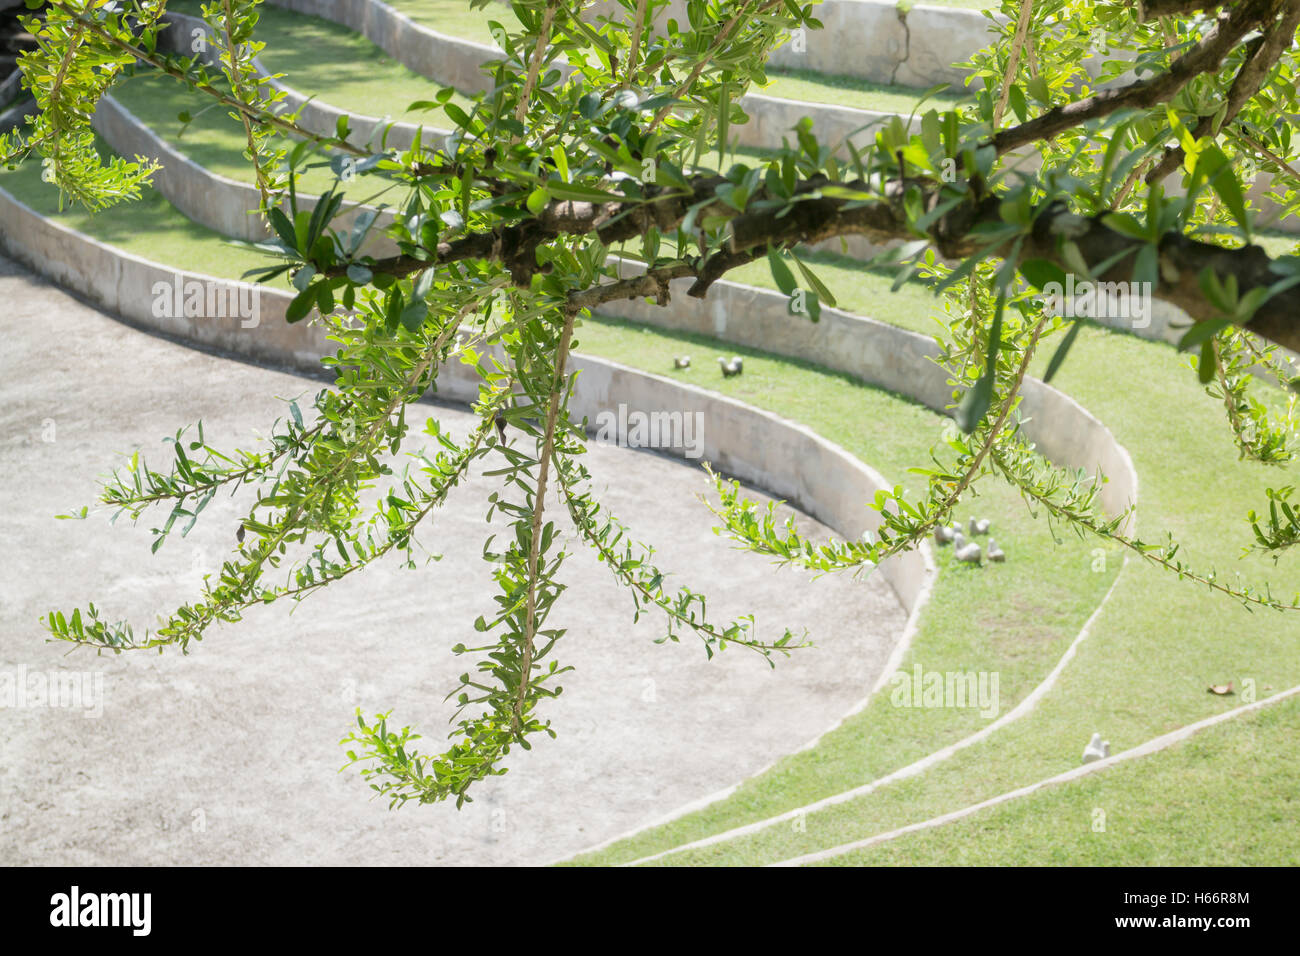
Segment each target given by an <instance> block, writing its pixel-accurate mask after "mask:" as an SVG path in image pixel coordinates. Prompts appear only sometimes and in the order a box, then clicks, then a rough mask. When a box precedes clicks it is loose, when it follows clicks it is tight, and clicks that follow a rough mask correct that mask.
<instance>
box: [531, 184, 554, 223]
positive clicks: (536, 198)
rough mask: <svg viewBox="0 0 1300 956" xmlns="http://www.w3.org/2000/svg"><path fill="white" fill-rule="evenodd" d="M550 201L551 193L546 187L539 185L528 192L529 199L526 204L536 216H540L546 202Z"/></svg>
mask: <svg viewBox="0 0 1300 956" xmlns="http://www.w3.org/2000/svg"><path fill="white" fill-rule="evenodd" d="M550 201H551V194H550V193H549V192H548V191H547V189H546V187H545V186H538V187H537V188H536V189H534V190H533V191H532V192H530V193H529V194H528V199H527V200H526V201H525V203H524V205H525V206H527V207H528V211H529V212H531V213H532V214H533V215H534V216H539V215H541V213H542V210H543V209H545V208H546V204H547V203H548V202H550Z"/></svg>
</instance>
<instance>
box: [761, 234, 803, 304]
mask: <svg viewBox="0 0 1300 956" xmlns="http://www.w3.org/2000/svg"><path fill="white" fill-rule="evenodd" d="M767 264H768V266H769V267H771V269H772V281H773V282H775V283H776V287H777V288H778V289H780V290H781V294H782V295H784V296H790V295H793V294H794V290H795V289H797V288H799V283H797V282H795V280H794V273H792V272H791V271H790V267H789V266H787V265H786V264H785V262H784V261H783V260H782V258H781V252H780V250H779V249H777V248H776V247H775V246H768V247H767Z"/></svg>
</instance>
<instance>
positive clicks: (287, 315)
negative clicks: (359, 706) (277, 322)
mask: <svg viewBox="0 0 1300 956" xmlns="http://www.w3.org/2000/svg"><path fill="white" fill-rule="evenodd" d="M315 304H316V290H315V289H313V288H311V287H310V286H309V287H308V288H306V289H304V290H303V291H302V292H299V293H298V294H297V295H295V296H294V297H293V301H292V302H290V303H289V307H288V308H287V309H285V310H284V320H285V321H286V322H288V323H289V324H290V325H292V324H293V323H294V322H300V321H302V320H303V319H305V318H306V317H307V313H309V312H311V309H312V306H314V305H315Z"/></svg>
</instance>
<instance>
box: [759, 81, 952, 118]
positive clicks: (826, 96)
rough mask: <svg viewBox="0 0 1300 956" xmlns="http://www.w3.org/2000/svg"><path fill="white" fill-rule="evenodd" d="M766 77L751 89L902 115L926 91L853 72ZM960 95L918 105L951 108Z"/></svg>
mask: <svg viewBox="0 0 1300 956" xmlns="http://www.w3.org/2000/svg"><path fill="white" fill-rule="evenodd" d="M767 77H768V80H769V81H770V82H769V83H768V85H767V86H764V87H755V88H754V92H755V93H764V94H766V95H768V96H779V97H782V98H783V99H787V100H805V101H807V102H810V103H825V104H828V105H831V106H848V107H852V108H854V109H860V110H879V111H881V112H887V113H902V114H903V115H904V116H907V115H908V114H910V113H911V112H912V111H913V110H914V109H915V108H916V107H917V104H918V103H920V102H921V97H922V96H924V95H925V93H926V91H925V90H924V89H922V88H920V87H911V86H891V85H889V84H887V83H869V82H867V81H866V80H862V79H859V78H857V77H854V76H837V75H835V74H830V73H818V72H816V71H814V70H769V71H768V74H767ZM961 99H962V92H961V91H960V90H953V91H946V92H942V93H939V94H936V95H935V96H932V97H930V98H929V99H928V100H926V101H925V104H924V106H923V107H922V109H923V110H927V109H931V108H934V109H940V110H944V109H951V108H952V106H953V104H955V103H957V102H958V101H959V100H961Z"/></svg>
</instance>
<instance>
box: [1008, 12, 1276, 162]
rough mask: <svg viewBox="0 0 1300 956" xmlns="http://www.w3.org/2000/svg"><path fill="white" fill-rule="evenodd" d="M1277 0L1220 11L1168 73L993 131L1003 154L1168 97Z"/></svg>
mask: <svg viewBox="0 0 1300 956" xmlns="http://www.w3.org/2000/svg"><path fill="white" fill-rule="evenodd" d="M1274 2H1275V0H1245V2H1243V3H1241V4H1240V5H1239V6H1237V7H1234V8H1233V9H1232V11H1231V13H1229V14H1228V15H1227V16H1226V17H1225V16H1223V15H1221V16H1220V19H1219V21H1218V22H1217V23H1216V24H1215V25H1214V26H1212V27H1211V28H1210V29H1209V30H1208V31H1207V32H1206V34H1205V36H1204V37H1202V38H1201V40H1200V42H1198V43H1197V44H1196V45H1195V46H1193V47H1192V48H1191V49H1190V50H1188V51H1187V52H1186V53H1184V54H1183V55H1182V56H1180V57H1179V58H1178V59H1177V60H1175V61H1174V62H1173V63H1172V64H1171V65H1170V67H1169V69H1168V70H1166V71H1165V72H1164V73H1160V74H1158V75H1157V76H1153V77H1151V78H1150V79H1146V80H1137V81H1135V82H1133V83H1130V84H1129V85H1128V86H1124V87H1121V88H1119V89H1115V90H1102V91H1101V92H1100V93H1097V94H1096V95H1094V96H1090V97H1088V98H1087V99H1083V100H1076V101H1074V102H1072V103H1063V104H1062V105H1060V106H1056V107H1053V108H1052V109H1050V110H1048V111H1047V112H1046V113H1043V114H1042V115H1041V116H1036V117H1034V118H1033V119H1031V120H1028V121H1026V122H1024V123H1021V124H1020V125H1019V126H1013V127H1011V128H1010V129H1005V130H1001V131H1000V132H997V133H995V134H994V135H993V140H992V142H993V146H994V147H995V148H996V149H997V152H998V154H999V155H1001V154H1003V153H1007V152H1010V151H1011V150H1013V149H1019V148H1020V147H1021V146H1027V145H1028V144H1030V143H1034V142H1038V141H1040V140H1047V139H1051V138H1052V137H1054V136H1056V135H1057V134H1059V133H1063V132H1065V131H1066V130H1068V129H1073V128H1074V127H1076V126H1079V125H1081V124H1083V123H1086V122H1088V121H1089V120H1094V119H1101V118H1102V117H1105V116H1109V115H1110V114H1111V113H1114V112H1116V111H1117V110H1122V109H1150V108H1151V107H1153V106H1156V105H1158V104H1160V103H1165V102H1168V101H1169V100H1170V99H1172V98H1173V97H1174V95H1175V94H1177V93H1178V91H1179V90H1181V89H1182V88H1183V87H1184V86H1186V85H1187V84H1188V83H1189V82H1190V81H1191V80H1192V78H1193V77H1196V76H1198V75H1200V74H1202V73H1208V72H1211V71H1213V70H1217V69H1219V65H1220V64H1221V63H1222V62H1223V60H1224V58H1225V57H1226V56H1227V55H1228V54H1229V53H1231V52H1232V50H1233V48H1234V47H1235V46H1236V45H1237V43H1238V42H1239V41H1240V40H1241V38H1242V37H1244V36H1245V35H1246V34H1247V33H1249V32H1250V31H1251V30H1252V29H1255V28H1256V27H1257V26H1260V25H1261V24H1262V23H1264V22H1266V21H1267V20H1268V19H1269V17H1270V16H1271V13H1272V11H1273V4H1274Z"/></svg>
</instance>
